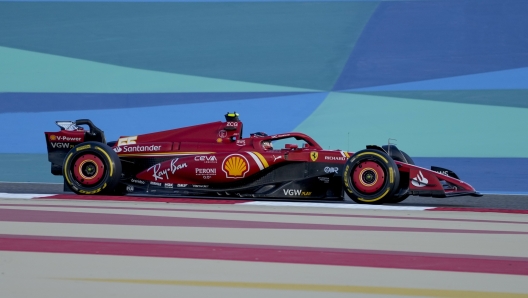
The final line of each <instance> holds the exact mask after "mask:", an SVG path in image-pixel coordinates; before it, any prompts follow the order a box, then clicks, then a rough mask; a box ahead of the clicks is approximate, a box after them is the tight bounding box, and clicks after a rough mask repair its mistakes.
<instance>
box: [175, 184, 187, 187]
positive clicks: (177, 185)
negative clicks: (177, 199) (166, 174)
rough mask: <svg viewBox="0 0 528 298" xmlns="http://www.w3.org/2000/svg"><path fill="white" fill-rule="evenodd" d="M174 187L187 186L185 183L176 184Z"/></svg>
mask: <svg viewBox="0 0 528 298" xmlns="http://www.w3.org/2000/svg"><path fill="white" fill-rule="evenodd" d="M176 187H187V184H176Z"/></svg>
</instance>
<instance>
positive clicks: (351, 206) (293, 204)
mask: <svg viewBox="0 0 528 298" xmlns="http://www.w3.org/2000/svg"><path fill="white" fill-rule="evenodd" d="M236 205H251V206H277V207H318V208H321V207H322V208H342V209H367V210H400V211H409V210H416V211H423V210H427V209H434V208H436V207H413V206H405V207H403V206H383V205H360V204H339V203H301V202H267V201H258V202H246V203H240V204H236Z"/></svg>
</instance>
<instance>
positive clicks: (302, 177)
mask: <svg viewBox="0 0 528 298" xmlns="http://www.w3.org/2000/svg"><path fill="white" fill-rule="evenodd" d="M225 118H226V121H225V122H220V121H218V122H212V123H206V124H201V125H196V126H189V127H183V128H178V129H172V130H167V131H161V132H155V133H148V134H142V135H137V136H122V137H120V138H119V140H117V141H114V142H109V143H107V142H106V140H105V137H104V133H103V131H101V130H100V129H99V128H97V127H96V126H95V125H94V124H93V123H92V122H91V121H90V120H77V121H75V122H73V121H57V125H58V126H59V127H60V128H61V130H60V131H58V132H46V133H45V134H46V142H47V148H48V157H49V161H50V162H51V172H52V173H53V174H54V175H63V176H64V182H65V185H66V186H67V187H68V188H69V189H71V190H72V191H73V192H75V193H77V194H80V195H83V194H84V195H89V194H109V195H123V194H126V193H134V194H135V193H142V194H153V195H159V196H202V197H203V196H207V197H211V196H214V197H222V196H237V197H250V198H258V199H282V200H285V199H287V200H343V199H344V198H345V194H346V195H348V196H349V197H350V198H351V199H352V200H354V201H355V202H357V203H370V204H381V203H398V202H401V201H403V200H405V199H406V198H407V197H408V196H409V195H419V196H431V197H451V196H463V195H472V196H480V194H479V193H478V192H476V191H475V189H474V188H473V187H471V185H469V184H467V183H465V182H463V181H461V180H459V178H458V177H457V175H456V174H455V173H453V172H452V171H450V170H447V169H444V168H440V167H431V170H429V169H425V168H421V167H418V166H416V165H414V162H413V160H412V159H411V158H410V157H409V156H408V155H407V154H406V153H405V152H403V151H400V150H398V148H397V147H396V146H393V145H387V146H382V147H380V146H367V147H366V149H365V150H361V151H358V152H355V153H351V152H346V151H341V150H324V149H323V148H322V147H321V146H320V145H319V144H317V142H315V141H314V140H313V139H312V138H311V137H309V136H307V135H305V134H302V133H295V132H291V133H284V134H277V135H266V134H265V133H254V134H251V135H250V136H249V137H243V135H242V126H243V125H242V122H241V121H240V120H239V117H238V114H236V113H228V114H226V115H225ZM82 125H85V126H87V128H89V129H84V128H83V127H82Z"/></svg>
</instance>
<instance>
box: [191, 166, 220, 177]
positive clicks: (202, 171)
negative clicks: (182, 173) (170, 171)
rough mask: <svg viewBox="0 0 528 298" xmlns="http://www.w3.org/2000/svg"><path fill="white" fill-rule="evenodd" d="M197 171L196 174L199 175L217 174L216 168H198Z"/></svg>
mask: <svg viewBox="0 0 528 298" xmlns="http://www.w3.org/2000/svg"><path fill="white" fill-rule="evenodd" d="M195 171H196V175H198V176H200V175H216V169H214V168H207V169H201V168H196V169H195Z"/></svg>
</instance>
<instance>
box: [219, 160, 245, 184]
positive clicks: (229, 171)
mask: <svg viewBox="0 0 528 298" xmlns="http://www.w3.org/2000/svg"><path fill="white" fill-rule="evenodd" d="M222 171H224V173H225V174H226V178H232V179H238V178H244V177H245V176H246V173H247V172H249V162H248V160H247V159H246V158H245V157H244V156H243V155H241V154H231V155H228V156H227V157H226V158H225V159H224V161H223V162H222Z"/></svg>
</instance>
